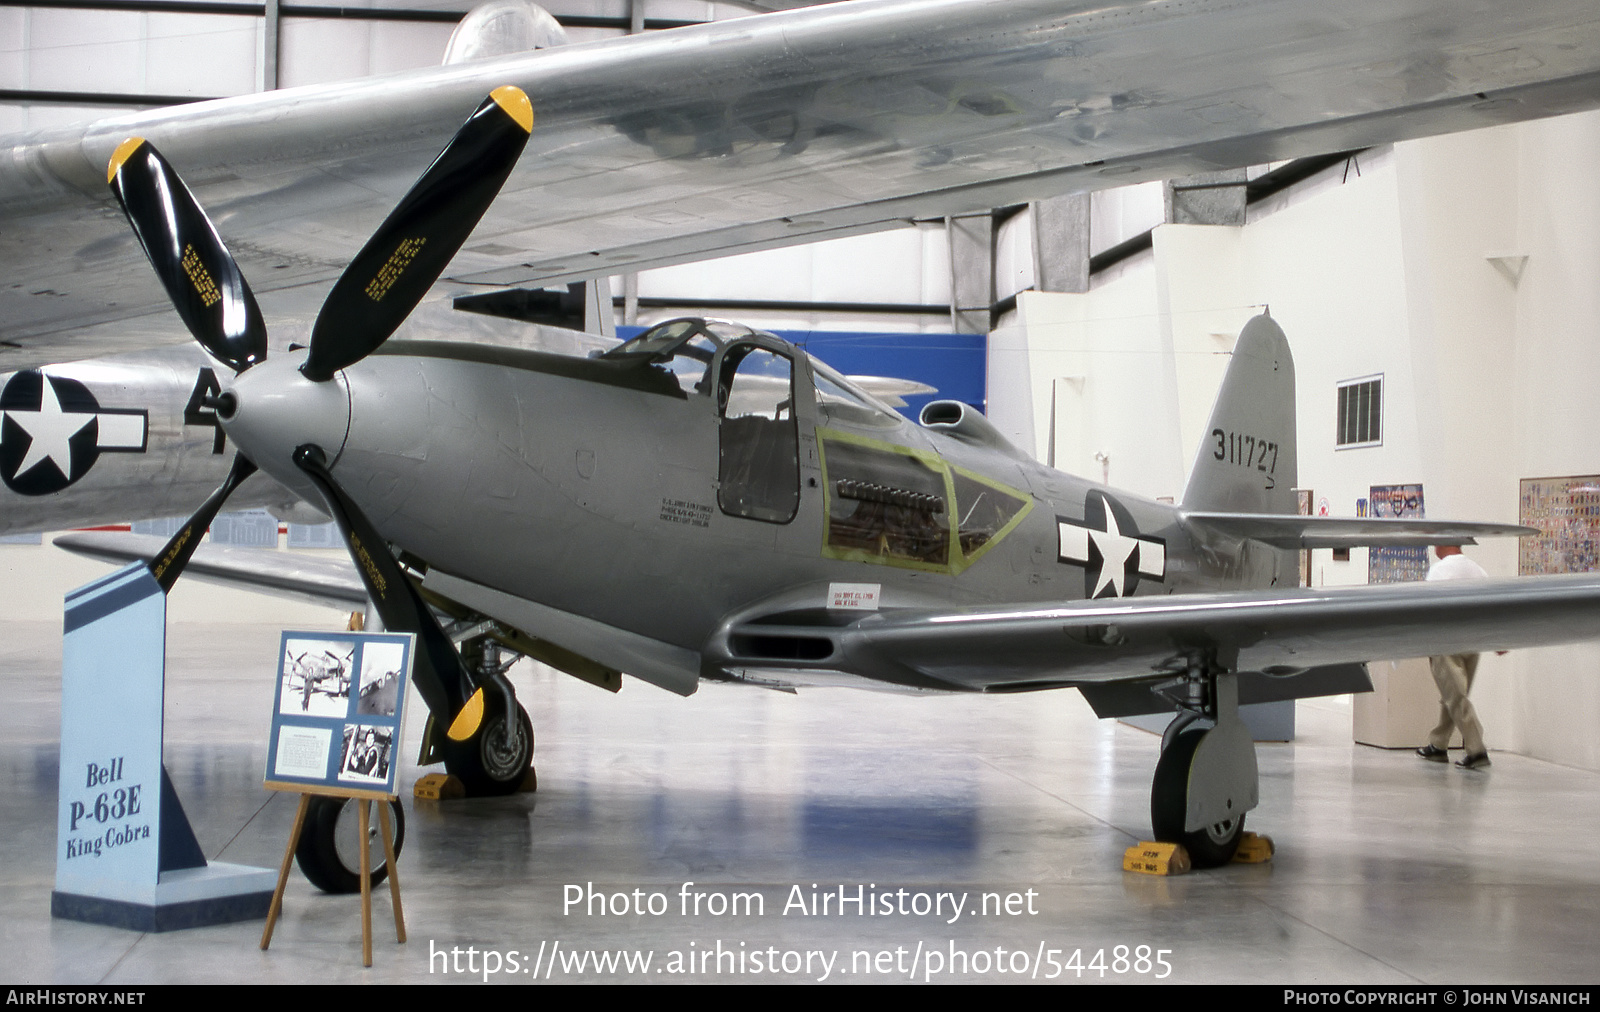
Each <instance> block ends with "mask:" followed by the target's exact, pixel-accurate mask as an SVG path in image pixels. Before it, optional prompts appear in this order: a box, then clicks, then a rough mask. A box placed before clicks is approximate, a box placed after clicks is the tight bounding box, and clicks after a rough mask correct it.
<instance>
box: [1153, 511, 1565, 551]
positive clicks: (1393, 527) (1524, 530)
mask: <svg viewBox="0 0 1600 1012" xmlns="http://www.w3.org/2000/svg"><path fill="white" fill-rule="evenodd" d="M1183 519H1184V521H1185V522H1186V523H1187V524H1188V525H1189V526H1190V528H1191V529H1193V530H1194V531H1195V532H1196V533H1197V534H1200V535H1202V536H1209V535H1220V536H1222V537H1230V538H1239V539H1243V538H1249V539H1250V540H1252V541H1260V542H1261V543H1263V544H1267V545H1271V546H1272V547H1273V548H1366V547H1370V546H1374V545H1382V546H1389V547H1402V546H1418V545H1471V544H1476V543H1477V539H1478V538H1500V537H1532V536H1535V535H1537V534H1538V533H1539V531H1538V529H1537V528H1534V527H1521V526H1518V525H1517V524H1490V523H1473V522H1462V521H1455V520H1421V519H1416V518H1411V517H1399V518H1381V519H1380V518H1360V517H1303V516H1294V515H1275V514H1263V513H1205V512H1199V511H1191V510H1185V511H1184V514H1183Z"/></svg>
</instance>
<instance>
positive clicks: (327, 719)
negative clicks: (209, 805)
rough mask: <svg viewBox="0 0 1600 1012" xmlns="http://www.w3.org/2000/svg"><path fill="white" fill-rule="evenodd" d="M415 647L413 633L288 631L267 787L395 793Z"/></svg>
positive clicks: (276, 701)
mask: <svg viewBox="0 0 1600 1012" xmlns="http://www.w3.org/2000/svg"><path fill="white" fill-rule="evenodd" d="M415 649H416V638H415V637H414V636H413V635H411V634H410V633H338V634H332V635H327V636H319V635H317V634H316V633H305V632H286V633H284V634H283V641H282V648H281V650H280V652H279V658H280V664H281V668H280V676H279V678H278V685H277V694H278V698H277V699H276V700H275V701H274V705H273V718H272V730H271V737H270V739H269V744H268V750H267V755H268V760H267V771H266V780H267V783H268V786H270V787H274V788H277V789H293V788H295V787H298V786H306V787H312V786H321V787H333V788H339V789H341V790H344V791H348V790H351V789H355V790H356V791H357V792H363V793H365V792H371V793H380V794H393V793H394V786H395V785H394V778H395V774H396V772H397V769H398V765H397V764H396V763H395V761H394V757H395V755H396V751H395V750H396V749H397V748H399V745H400V728H401V726H402V723H403V720H404V709H405V696H406V682H407V681H408V680H409V678H410V677H411V665H412V658H413V656H414V653H415ZM352 689H353V690H354V691H352Z"/></svg>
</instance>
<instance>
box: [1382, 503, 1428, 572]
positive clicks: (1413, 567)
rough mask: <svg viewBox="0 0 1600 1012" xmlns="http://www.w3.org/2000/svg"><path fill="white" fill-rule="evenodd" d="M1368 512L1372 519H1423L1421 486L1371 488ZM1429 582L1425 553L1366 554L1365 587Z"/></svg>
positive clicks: (1384, 550)
mask: <svg viewBox="0 0 1600 1012" xmlns="http://www.w3.org/2000/svg"><path fill="white" fill-rule="evenodd" d="M1368 509H1369V510H1370V511H1371V513H1372V515H1373V516H1375V517H1415V518H1417V519H1418V520H1421V519H1423V518H1424V517H1425V516H1426V515H1427V513H1426V511H1425V510H1424V508H1423V502H1422V486H1421V485H1420V484H1417V485H1374V486H1372V492H1371V496H1370V498H1369V501H1368ZM1427 578H1428V549H1427V547H1426V546H1417V547H1414V548H1372V549H1370V550H1368V552H1367V582H1368V583H1413V582H1415V581H1417V580H1426V579H1427Z"/></svg>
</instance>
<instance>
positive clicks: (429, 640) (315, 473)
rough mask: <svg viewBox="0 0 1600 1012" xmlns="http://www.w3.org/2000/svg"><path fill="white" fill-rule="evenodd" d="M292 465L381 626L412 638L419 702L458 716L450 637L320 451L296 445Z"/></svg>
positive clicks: (459, 697) (467, 685) (455, 658)
mask: <svg viewBox="0 0 1600 1012" xmlns="http://www.w3.org/2000/svg"><path fill="white" fill-rule="evenodd" d="M294 462H295V465H296V466H297V467H299V468H300V470H301V471H304V472H305V474H306V477H308V478H310V479H311V480H312V481H313V482H314V483H315V484H316V486H317V488H318V489H319V490H321V492H322V497H323V498H324V499H325V500H326V501H327V504H328V511H329V512H330V513H332V514H333V518H334V519H335V520H336V521H338V523H339V531H340V533H342V534H343V535H344V540H345V545H346V547H348V548H349V550H350V559H351V561H353V562H354V563H355V564H356V571H357V572H358V573H360V574H361V582H362V583H364V584H366V587H367V596H368V597H370V598H371V599H372V603H373V605H374V607H376V608H377V609H378V616H379V617H380V618H382V619H383V627H384V628H385V629H392V630H394V631H395V632H410V633H416V634H417V641H418V647H419V648H420V649H418V651H417V661H416V667H415V673H414V675H413V678H412V681H413V682H414V683H415V684H416V686H417V691H418V692H419V693H421V694H422V699H423V702H425V703H427V704H428V709H429V710H431V711H432V712H434V713H447V714H452V715H453V714H456V713H459V712H460V710H461V707H462V705H463V704H464V703H465V702H466V698H467V694H468V692H470V691H471V689H472V688H473V686H472V684H471V678H470V676H468V675H467V673H466V669H465V668H464V667H463V666H462V664H461V655H460V654H458V653H456V648H455V646H454V645H452V644H451V642H450V637H448V636H446V635H445V633H444V630H443V629H441V628H439V623H438V622H437V621H435V620H434V617H433V613H432V612H430V611H429V610H428V606H427V604H426V603H424V602H423V600H422V596H421V595H420V594H418V593H417V590H416V588H415V587H413V586H412V585H411V581H410V580H408V579H406V576H405V574H404V573H402V572H401V571H400V566H399V564H398V563H396V562H395V561H394V556H393V555H390V554H389V547H388V545H386V544H385V543H384V541H383V539H382V538H381V537H379V536H378V532H377V531H376V530H375V529H374V528H373V526H372V522H371V521H370V520H368V519H367V517H366V514H364V513H362V512H361V509H360V507H358V506H356V504H355V503H353V502H351V501H350V497H349V496H347V495H346V494H345V492H344V489H342V488H340V487H339V483H338V482H337V481H335V480H334V478H333V475H332V474H330V473H328V459H327V455H326V454H325V453H323V451H322V448H321V447H320V446H314V445H306V446H302V447H300V448H298V449H297V450H295V451H294Z"/></svg>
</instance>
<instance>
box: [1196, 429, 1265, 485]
mask: <svg viewBox="0 0 1600 1012" xmlns="http://www.w3.org/2000/svg"><path fill="white" fill-rule="evenodd" d="M1211 438H1212V439H1214V440H1216V441H1217V445H1216V447H1215V448H1214V449H1213V450H1212V452H1211V455H1212V456H1213V457H1215V458H1216V459H1218V460H1223V461H1227V462H1228V463H1230V464H1238V465H1239V466H1240V467H1253V468H1255V469H1256V470H1257V471H1265V472H1266V473H1268V474H1272V473H1274V472H1275V471H1276V470H1277V469H1278V444H1277V443H1272V442H1268V441H1267V440H1265V439H1260V438H1258V437H1256V436H1245V435H1240V434H1239V433H1237V432H1224V431H1223V430H1221V429H1212V430H1211Z"/></svg>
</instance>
